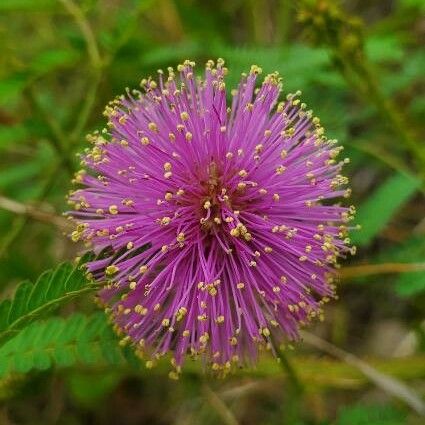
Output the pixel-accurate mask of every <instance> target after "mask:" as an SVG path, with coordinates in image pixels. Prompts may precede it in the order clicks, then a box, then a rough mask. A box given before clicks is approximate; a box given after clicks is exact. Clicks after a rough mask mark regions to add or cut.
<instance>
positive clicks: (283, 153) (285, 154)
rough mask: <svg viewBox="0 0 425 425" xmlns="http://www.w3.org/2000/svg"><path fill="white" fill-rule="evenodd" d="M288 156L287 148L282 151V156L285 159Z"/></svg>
mask: <svg viewBox="0 0 425 425" xmlns="http://www.w3.org/2000/svg"><path fill="white" fill-rule="evenodd" d="M287 156H288V152H287V151H286V150H285V149H282V150H281V152H280V157H281V158H282V159H285V158H286V157H287Z"/></svg>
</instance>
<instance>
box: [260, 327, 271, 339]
mask: <svg viewBox="0 0 425 425" xmlns="http://www.w3.org/2000/svg"><path fill="white" fill-rule="evenodd" d="M260 333H261V332H260ZM262 333H263V335H264V336H265V337H268V336H270V330H269V328H263V329H262Z"/></svg>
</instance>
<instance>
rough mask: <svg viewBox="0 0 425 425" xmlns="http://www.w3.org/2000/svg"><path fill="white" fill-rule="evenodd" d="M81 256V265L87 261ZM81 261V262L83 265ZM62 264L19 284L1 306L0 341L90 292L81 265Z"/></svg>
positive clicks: (91, 285) (90, 285)
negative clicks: (12, 294) (33, 280)
mask: <svg viewBox="0 0 425 425" xmlns="http://www.w3.org/2000/svg"><path fill="white" fill-rule="evenodd" d="M87 258H88V257H87V256H86V257H84V259H83V262H84V261H86V260H87ZM83 262H82V263H83ZM82 263H80V264H78V265H76V266H73V265H72V264H70V263H62V264H61V265H59V266H58V267H57V268H56V269H55V270H49V271H46V272H44V273H43V274H42V275H41V276H40V277H39V278H38V279H37V281H36V282H35V283H34V284H32V283H31V282H23V283H21V284H20V285H19V286H18V287H17V289H16V292H15V295H14V297H13V298H12V299H7V300H4V301H2V302H1V303H0V342H4V341H5V340H7V339H9V338H11V337H12V336H13V335H15V334H16V333H17V332H19V331H20V330H21V329H23V328H24V327H25V326H27V325H28V324H29V323H30V322H33V321H34V320H36V319H38V318H40V317H42V316H43V315H44V314H45V313H46V312H50V311H51V310H52V309H54V308H56V307H58V306H60V305H62V304H64V303H66V302H68V301H69V300H71V299H73V298H75V297H77V296H80V295H82V294H87V293H89V292H92V291H93V290H94V289H95V288H96V286H95V285H93V284H89V283H88V282H87V279H86V278H85V276H84V273H83V272H82V270H81V264H82Z"/></svg>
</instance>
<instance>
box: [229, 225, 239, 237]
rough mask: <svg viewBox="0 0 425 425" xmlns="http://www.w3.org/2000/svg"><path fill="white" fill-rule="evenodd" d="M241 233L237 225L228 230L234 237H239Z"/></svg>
mask: <svg viewBox="0 0 425 425" xmlns="http://www.w3.org/2000/svg"><path fill="white" fill-rule="evenodd" d="M240 234H241V232H240V230H239V229H238V228H237V227H234V228H233V229H231V230H230V235H231V236H234V237H235V238H237V237H239V236H240Z"/></svg>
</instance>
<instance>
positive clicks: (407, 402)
mask: <svg viewBox="0 0 425 425" xmlns="http://www.w3.org/2000/svg"><path fill="white" fill-rule="evenodd" d="M424 12H425V3H424V2H423V1H422V0H355V1H348V0H347V1H345V2H338V1H331V0H299V1H297V0H292V1H290V0H263V1H260V0H245V1H244V0H226V1H218V0H216V1H208V0H156V1H155V0H139V1H136V0H2V1H0V46H1V47H0V49H1V50H0V51H1V54H0V299H3V298H5V297H8V296H10V295H11V294H13V292H14V290H15V288H16V286H17V284H18V283H19V282H21V281H23V280H27V279H28V280H31V281H35V280H36V279H37V276H38V275H39V274H40V273H41V272H43V271H44V270H46V269H47V268H50V267H55V266H56V265H57V264H58V263H59V262H60V261H62V260H69V259H72V258H73V257H74V256H75V255H76V254H77V253H78V249H79V247H76V246H75V245H73V244H72V243H70V242H69V240H68V239H67V238H66V236H64V234H65V233H66V232H67V227H66V224H67V223H66V221H65V220H64V219H63V218H62V217H61V213H62V212H63V211H64V210H66V209H67V206H66V202H65V199H64V196H65V194H66V193H67V191H68V190H69V189H70V183H69V182H70V179H71V177H72V175H73V173H74V172H75V171H76V170H77V167H78V161H77V160H76V156H75V154H76V153H77V152H78V151H80V150H81V149H82V148H83V147H85V146H86V141H85V137H84V136H85V134H86V133H87V132H89V131H92V130H94V129H96V128H102V127H103V126H104V118H103V117H102V110H103V107H104V106H105V104H106V103H107V102H108V101H109V100H110V99H112V98H113V97H114V96H115V95H118V94H121V93H123V92H124V91H125V88H126V87H130V88H133V87H138V84H139V81H140V80H141V78H143V77H146V76H149V75H154V74H155V72H156V70H157V69H158V68H163V69H166V68H167V67H168V66H170V65H171V66H175V65H177V64H178V63H180V62H181V61H182V60H184V59H187V58H190V59H193V60H195V61H196V62H197V63H198V64H199V69H201V68H202V65H203V63H204V62H206V60H207V59H210V58H213V59H215V58H217V57H223V58H224V59H225V60H226V64H227V66H228V67H229V70H230V73H229V83H228V87H230V86H233V85H235V84H236V82H237V81H238V79H239V76H240V73H241V72H242V71H246V70H248V69H249V67H250V65H251V64H253V63H255V64H258V65H260V66H261V67H262V68H263V70H264V71H266V72H272V71H274V70H277V71H279V72H280V73H281V75H282V76H283V81H284V90H285V92H290V91H295V90H298V89H300V90H302V92H303V95H302V99H303V101H305V102H306V103H307V104H308V106H309V107H310V108H313V109H314V112H315V114H317V115H318V116H319V117H320V118H321V121H322V123H323V125H324V127H325V129H326V130H327V135H328V137H330V138H337V139H338V140H339V141H340V143H341V144H343V145H344V147H345V155H346V156H347V157H349V158H350V159H351V163H350V164H349V165H348V166H347V169H346V173H348V175H349V176H350V179H351V187H352V189H353V196H352V199H351V201H350V202H352V203H353V204H354V205H356V207H357V210H358V214H357V223H359V224H361V225H362V230H361V231H358V232H355V234H353V236H352V239H353V241H354V242H355V243H356V245H357V248H358V253H357V255H356V256H355V257H353V258H351V259H350V260H349V261H347V262H346V263H345V264H344V267H343V269H342V272H341V282H340V289H339V294H340V300H339V301H338V302H334V303H331V305H329V306H328V307H327V316H326V320H325V322H323V323H320V324H318V325H316V326H315V327H314V329H311V330H310V331H311V332H312V333H311V334H307V335H306V338H305V339H306V341H305V342H304V343H301V344H297V345H296V346H295V347H294V349H293V350H289V351H288V355H287V356H288V359H289V362H290V363H291V365H292V369H291V370H292V371H293V372H294V376H292V377H291V374H289V375H288V371H287V370H285V369H284V368H281V367H280V366H279V365H278V364H276V362H275V361H274V360H273V359H272V358H270V357H269V356H268V354H265V355H264V356H263V359H262V361H261V362H260V364H259V365H258V367H257V368H256V369H255V370H245V371H244V370H242V371H240V372H237V373H235V374H233V375H231V376H229V377H227V378H226V379H216V378H214V377H211V376H209V375H207V376H204V375H203V373H202V370H201V367H200V365H197V364H193V363H192V362H189V363H190V364H189V365H188V367H187V371H186V372H184V373H183V376H182V378H181V379H180V381H178V382H174V381H171V380H170V379H169V378H168V376H167V370H166V368H165V367H164V368H163V367H161V366H160V367H158V368H157V369H153V370H151V371H146V370H145V368H144V367H142V366H140V367H139V366H138V365H130V364H123V365H122V366H119V367H117V366H114V367H112V366H110V365H108V364H102V362H98V363H96V364H82V363H84V362H77V363H76V364H74V365H70V366H69V367H56V368H54V369H50V370H47V371H40V370H38V371H37V370H34V371H32V372H30V373H29V374H26V375H22V374H14V375H11V376H7V377H6V378H5V377H4V378H3V379H0V424H1V425H3V424H5V425H7V424H43V425H44V424H123V425H127V424H128V425H132V424H142V425H144V424H146V425H148V424H149V425H160V424H161V425H163V424H164V425H165V424H176V425H183V424H187V425H189V424H206V425H208V424H226V425H236V424H240V425H243V424H246V425H254V424H255V425H259V424H267V425H268V424H270V425H274V424H294V425H297V424H304V425H307V424H312V425H313V424H315V425H319V424H320V425H331V424H332V425H363V424H369V425H398V424H418V425H419V424H423V423H424V418H423V416H422V417H421V412H422V415H424V414H425V411H424V404H423V401H422V400H423V396H424V395H425V321H424V307H425V237H424V235H425V201H424V196H423V195H424V193H425V184H424V176H425V142H424V140H423V136H424V131H423V130H424V125H423V124H424V117H425V97H424V88H425V80H424V78H423V77H424V69H425V52H424V49H423V44H421V41H422V40H424V39H425V18H424V16H425V15H424ZM76 309H79V310H83V311H84V312H87V313H89V312H91V311H94V310H95V309H96V307H95V305H94V303H92V300H91V298H90V297H88V298H86V299H84V298H83V299H82V300H80V301H74V302H73V303H71V304H68V305H66V306H65V307H64V308H63V309H62V310H61V311H60V314H62V315H63V316H66V315H68V314H69V313H71V312H72V311H75V310H76ZM339 349H342V350H344V351H341V350H339ZM348 353H352V354H354V355H355V356H356V357H354V358H353V357H352V356H350V355H349V354H348ZM36 369H37V368H36Z"/></svg>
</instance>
